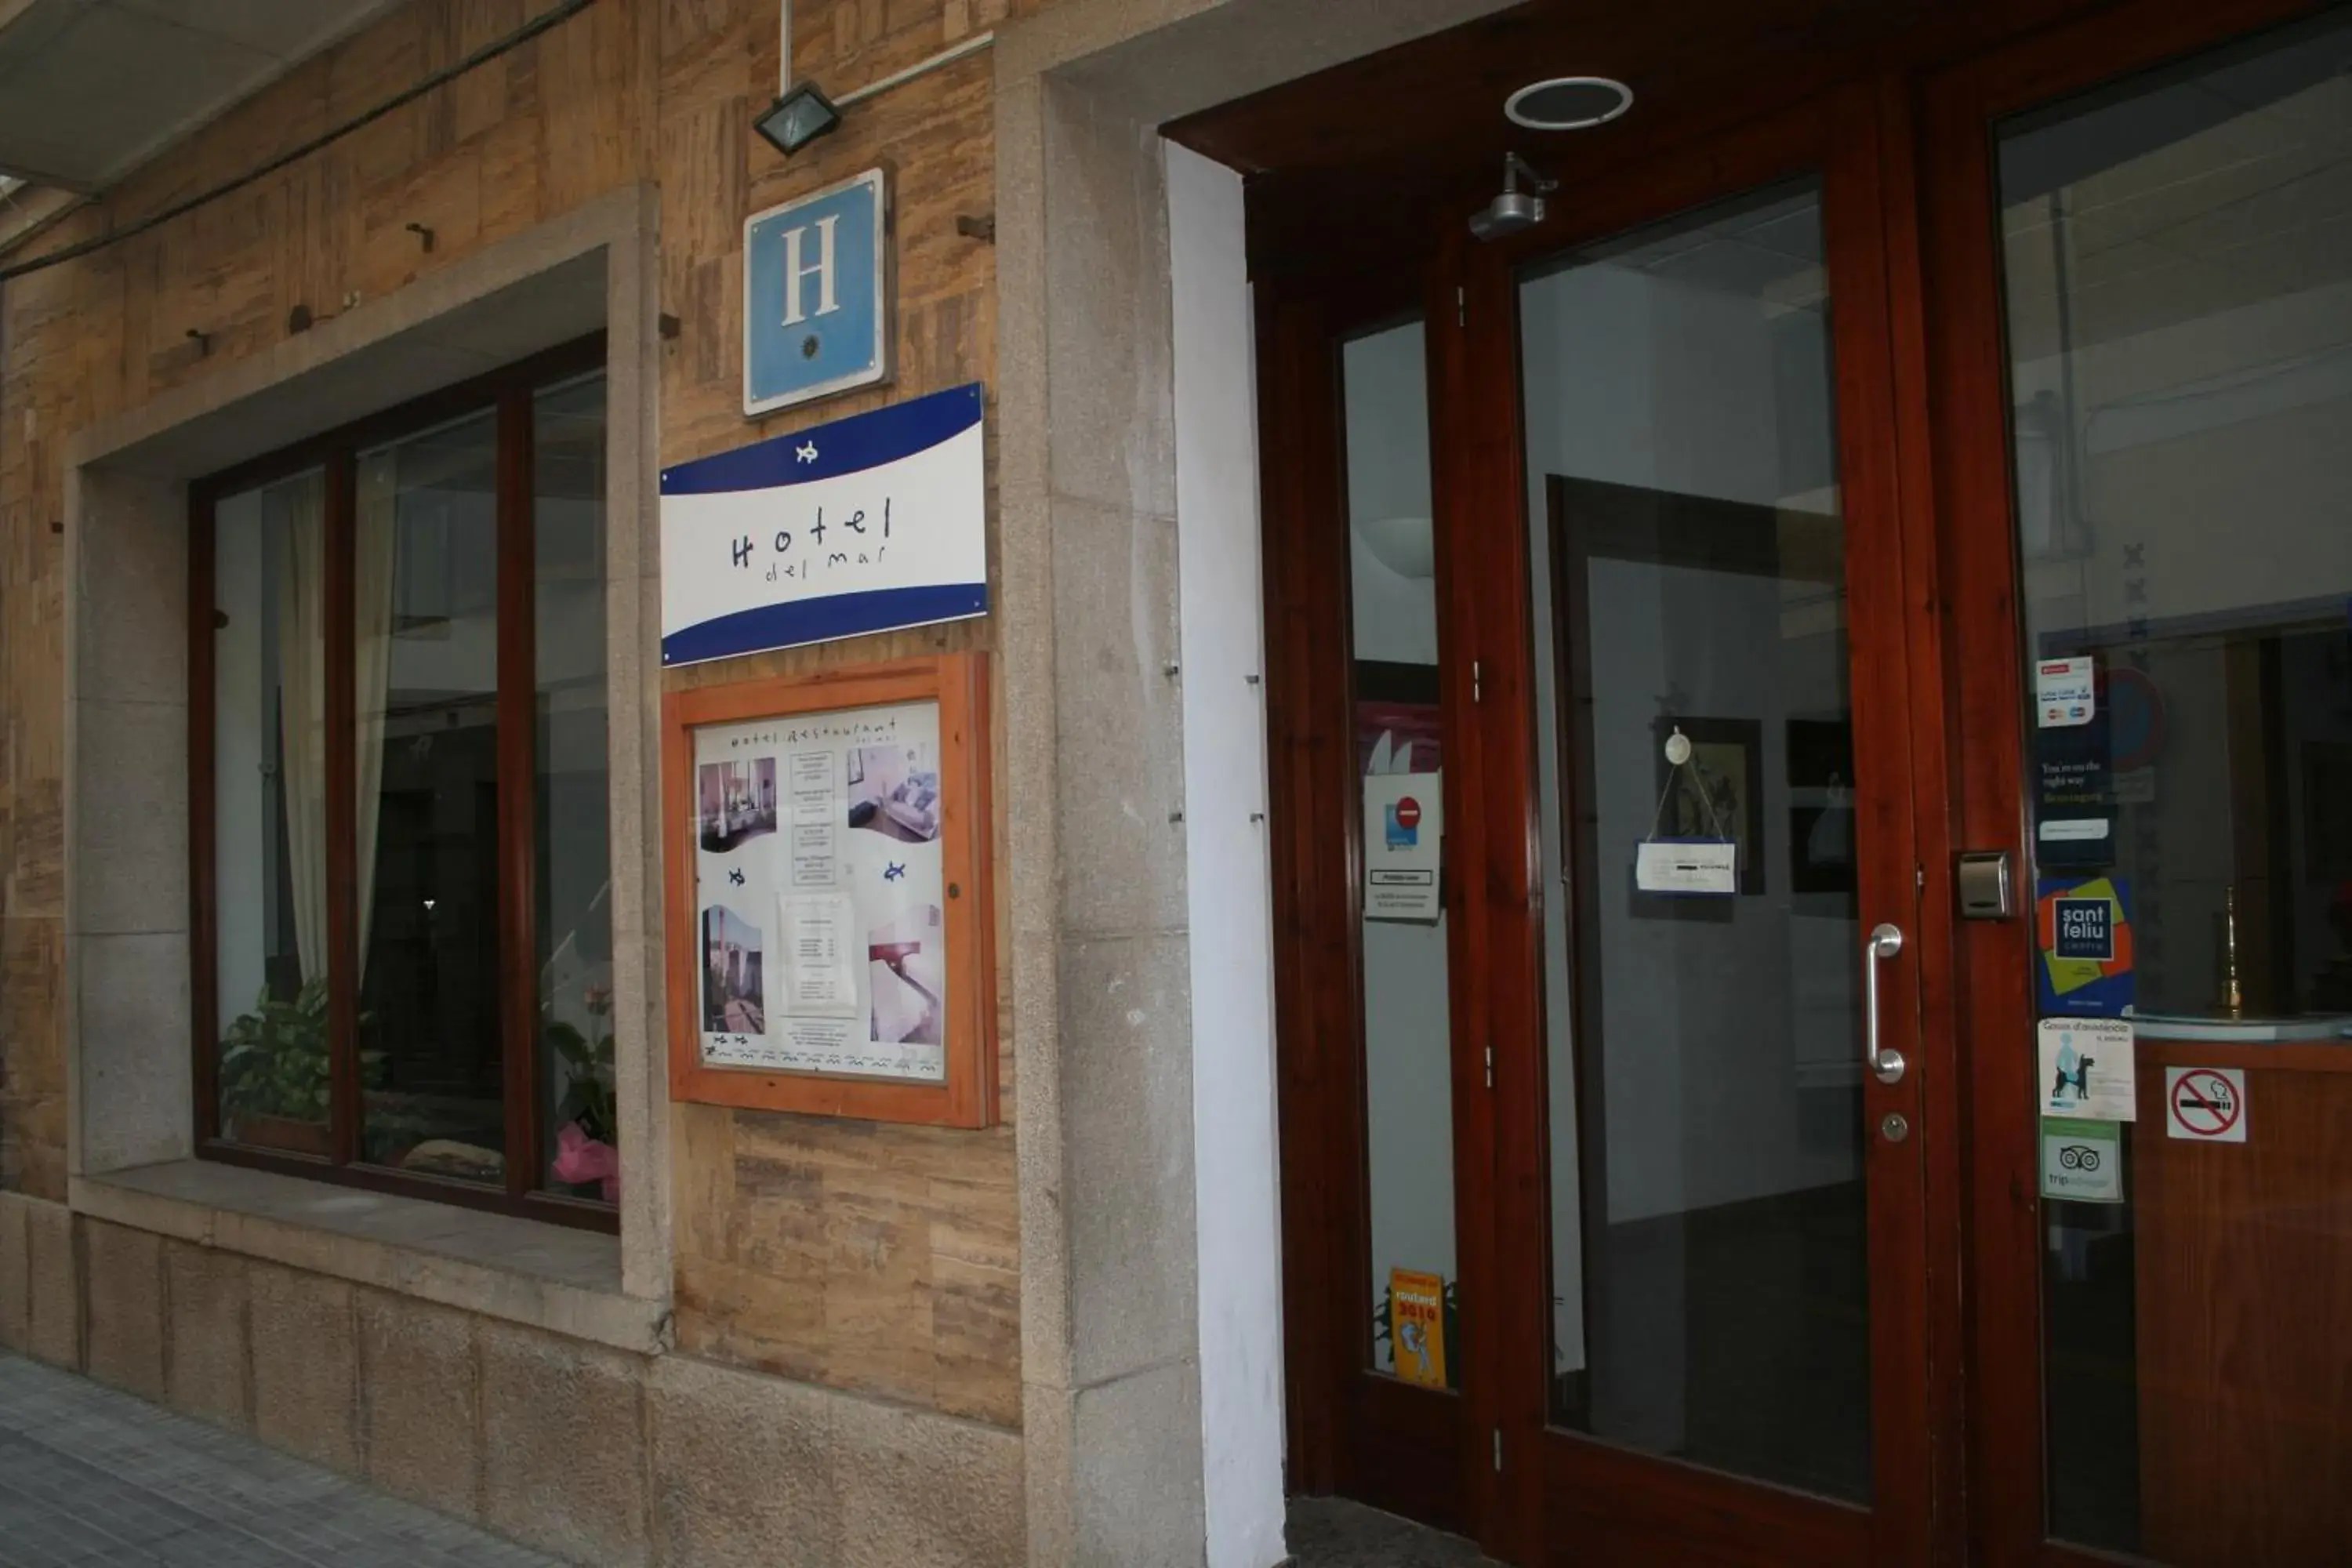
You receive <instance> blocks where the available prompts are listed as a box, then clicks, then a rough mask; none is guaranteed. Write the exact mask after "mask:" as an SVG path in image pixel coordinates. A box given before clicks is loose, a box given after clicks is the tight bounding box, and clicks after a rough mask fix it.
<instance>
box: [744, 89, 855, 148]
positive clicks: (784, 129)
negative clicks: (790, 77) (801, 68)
mask: <svg viewBox="0 0 2352 1568" xmlns="http://www.w3.org/2000/svg"><path fill="white" fill-rule="evenodd" d="M840 123H841V110H839V109H837V108H835V106H834V101H833V100H831V99H829V98H827V97H825V95H824V89H823V88H821V87H819V86H817V84H816V83H814V82H813V81H803V82H800V83H797V84H795V85H794V86H793V87H792V88H791V89H788V90H787V91H786V92H785V93H784V94H783V96H782V97H781V98H779V99H777V100H776V101H775V102H773V103H772V104H770V105H769V106H768V111H767V112H766V113H765V114H762V115H761V116H760V118H759V119H757V120H755V121H752V122H751V124H752V127H753V129H755V130H757V131H758V132H760V134H761V136H763V137H765V138H767V142H768V145H769V146H771V147H773V148H774V149H775V150H776V151H777V152H779V153H782V154H783V155H784V156H785V157H787V158H789V157H791V156H792V155H793V153H797V152H799V151H800V150H801V149H802V148H803V147H805V146H807V145H808V144H809V143H810V142H814V141H815V140H816V139H817V138H818V137H820V136H822V135H824V133H825V132H828V131H831V130H834V129H835V127H837V126H839V125H840Z"/></svg>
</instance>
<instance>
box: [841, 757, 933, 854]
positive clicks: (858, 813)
mask: <svg viewBox="0 0 2352 1568" xmlns="http://www.w3.org/2000/svg"><path fill="white" fill-rule="evenodd" d="M930 751H931V748H930V747H929V746H860V747H858V748H856V750H854V751H852V752H850V753H849V826H852V827H863V828H866V829H868V830H869V831H872V832H875V833H879V834H881V835H883V836H884V837H889V838H896V839H897V840H898V841H899V842H900V843H902V844H929V842H930V841H931V840H932V839H934V838H937V837H939V836H940V770H939V764H938V763H937V762H935V761H934V760H933V759H932V757H931V756H930Z"/></svg>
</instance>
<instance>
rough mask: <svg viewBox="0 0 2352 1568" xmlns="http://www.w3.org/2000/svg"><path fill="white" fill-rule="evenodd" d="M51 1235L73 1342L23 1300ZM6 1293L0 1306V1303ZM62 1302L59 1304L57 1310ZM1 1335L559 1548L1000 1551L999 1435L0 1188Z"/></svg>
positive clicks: (670, 1563) (626, 1559) (683, 1563)
mask: <svg viewBox="0 0 2352 1568" xmlns="http://www.w3.org/2000/svg"><path fill="white" fill-rule="evenodd" d="M36 1232H45V1233H47V1234H49V1235H52V1236H60V1235H61V1236H64V1237H67V1240H68V1252H69V1253H70V1252H75V1251H78V1252H79V1255H80V1257H81V1258H82V1259H83V1262H82V1265H81V1268H80V1269H79V1272H78V1273H75V1274H72V1275H69V1276H68V1281H69V1283H70V1285H71V1288H72V1289H73V1291H74V1294H75V1298H76V1300H77V1301H79V1302H85V1303H87V1304H88V1308H89V1335H90V1338H89V1349H88V1351H87V1352H82V1351H79V1350H78V1349H77V1350H74V1351H71V1352H68V1353H64V1354H52V1353H49V1352H55V1351H58V1350H59V1349H61V1348H62V1345H63V1343H64V1341H63V1340H61V1339H60V1337H59V1336H58V1334H57V1331H56V1330H55V1328H54V1326H53V1325H52V1324H51V1322H50V1317H51V1315H52V1314H53V1313H56V1312H58V1310H60V1308H59V1307H58V1305H57V1304H56V1303H55V1302H51V1303H47V1304H45V1305H44V1308H43V1316H42V1323H43V1327H44V1331H45V1332H46V1334H47V1338H45V1339H43V1340H42V1341H40V1342H35V1340H34V1339H33V1337H32V1335H31V1333H30V1332H29V1327H28V1325H29V1323H30V1321H31V1319H30V1315H29V1312H28V1310H27V1309H26V1304H25V1303H26V1298H27V1296H28V1294H29V1287H30V1286H31V1285H32V1284H33V1282H34V1278H35V1276H34V1274H33V1272H32V1269H31V1268H30V1264H29V1256H30V1255H29V1250H28V1241H29V1238H30V1237H31V1236H32V1235H33V1234H34V1233H36ZM6 1303H14V1305H13V1306H11V1305H7V1304H6ZM70 1315H71V1316H75V1317H78V1316H79V1310H72V1311H71V1314H70ZM0 1351H8V1352H18V1353H33V1354H36V1355H38V1356H39V1357H40V1358H41V1359H43V1360H46V1361H51V1362H53V1363H56V1364H58V1365H62V1366H65V1367H68V1368H69V1369H71V1370H74V1371H79V1372H83V1373H88V1374H89V1375H90V1376H92V1377H96V1378H98V1379H99V1380H100V1381H101V1382H105V1383H108V1384H112V1385H113V1386H116V1387H120V1388H123V1389H125V1390H127V1391H129V1392H131V1393H134V1394H141V1395H142V1397H146V1398H150V1399H155V1400H158V1401H159V1402H162V1403H168V1404H169V1405H171V1406H172V1407H173V1408H174V1409H176V1410H179V1411H181V1412H182V1413H184V1414H186V1415H194V1416H196V1417H198V1418H200V1419H203V1420H205V1421H208V1422H212V1423H214V1424H215V1425H217V1426H225V1427H228V1428H230V1429H233V1430H239V1431H250V1432H252V1433H253V1434H254V1435H256V1436H259V1437H260V1438H261V1439H262V1440H263V1441H265V1442H268V1443H269V1444H270V1445H271V1446H273V1447H278V1448H281V1449H283V1450H285V1451H286V1452H288V1453H290V1454H294V1455H296V1456H298V1457H299V1458H304V1459H307V1460H310V1461H311V1462H313V1463H316V1464H320V1465H322V1466H324V1467H326V1468H329V1469H331V1470H334V1471H335V1472H337V1473H339V1474H341V1475H345V1476H350V1477H352V1478H354V1479H363V1480H366V1481H368V1482H371V1483H372V1484H374V1485H377V1486H381V1487H383V1488H384V1489H387V1490H389V1491H391V1492H394V1494H396V1495H398V1496H401V1497H403V1498H405V1499H408V1500H411V1501H415V1502H418V1503H422V1504H424V1505H425V1506H427V1507H429V1508H433V1509H436V1510H439V1511H441V1512H444V1513H447V1514H450V1515H452V1516H455V1517H458V1518H463V1519H465V1520H467V1521H468V1522H473V1523H478V1524H480V1525H482V1526H483V1527H485V1528H487V1529H489V1530H492V1531H497V1532H498V1533H499V1534H502V1535H505V1536H507V1537H509V1538H510V1539H512V1540H516V1541H519V1542H524V1543H526V1544H528V1545H531V1546H534V1547H537V1548H538V1549H540V1550H541V1551H543V1552H548V1553H550V1554H551V1555H553V1556H557V1557H561V1558H562V1559H564V1560H566V1561H568V1562H573V1563H583V1564H590V1565H593V1568H625V1565H631V1564H646V1565H648V1568H651V1565H655V1564H658V1565H660V1568H736V1565H740V1564H744V1563H761V1564H762V1565H763V1568H764V1565H768V1564H789V1563H806V1564H809V1565H810V1568H834V1565H850V1564H868V1563H871V1564H876V1565H877V1568H878V1565H881V1564H890V1565H892V1568H933V1565H936V1568H951V1565H952V1568H966V1565H971V1568H983V1565H984V1568H998V1565H1003V1564H1010V1563H1019V1562H1021V1561H1023V1559H1024V1530H1023V1519H1022V1506H1021V1481H1022V1451H1021V1439H1020V1436H1019V1435H1018V1434H1017V1433H1013V1432H1010V1431H1007V1430H1005V1429H1003V1428H1002V1427H997V1426H988V1425H985V1424H982V1423H979V1422H973V1421H966V1420H962V1419H959V1418H957V1417H953V1416H946V1415H938V1414H936V1413H934V1412H930V1411H924V1410H919V1409H914V1408H910V1407H908V1406H905V1405H890V1404H887V1403H884V1402H881V1401H877V1400H868V1399H861V1398H858V1397H856V1396H855V1395H851V1394H840V1393H836V1392H835V1391H833V1390H830V1389H824V1388H818V1387H814V1386H811V1385H808V1384H797V1383H793V1382H788V1381H786V1380H784V1379H782V1378H777V1377H772V1376H769V1375H767V1374H765V1373H755V1372H747V1371H743V1370H740V1369H739V1368H734V1367H729V1366H725V1365H722V1364H719V1363H715V1362H709V1361H705V1360H701V1359H698V1358H696V1357H693V1356H688V1355H684V1354H680V1353H677V1352H665V1353H661V1354H654V1355H640V1354H632V1353H629V1352H623V1351H617V1350H614V1349H612V1348H610V1347H609V1346H605V1345H599V1344H593V1343H590V1342H586V1341H583V1340H576V1339H572V1338H571V1337H569V1336H568V1335H563V1334H555V1333H548V1332H544V1331H540V1330H537V1329H532V1328H527V1327H524V1326H522V1325H520V1324H516V1323H511V1322H506V1321H499V1320H497V1319H492V1318H485V1317H482V1316H480V1315H478V1314H475V1313H470V1312H465V1311H459V1310H455V1309H452V1308H447V1307H441V1306H436V1305H434V1304H431V1303H428V1302H421V1301H416V1300H411V1299H409V1298H407V1297H404V1296H402V1295H399V1294H396V1293H394V1292H392V1291H387V1290H380V1289H373V1288H370V1287H368V1286H364V1285H357V1284H353V1283H352V1282H350V1281H348V1280H342V1279H332V1278H330V1277H328V1276H325V1275H320V1274H312V1273H309V1272H306V1271H304V1270H301V1269H296V1268H285V1267H282V1266H280V1265H278V1264H275V1263H269V1262H266V1261H262V1260H259V1259H255V1258H245V1257H242V1256H240V1255H238V1254H236V1253H232V1252H228V1251H226V1250H224V1249H222V1248H219V1247H204V1246H199V1245H196V1244H194V1243H190V1242H187V1241H183V1240H179V1239H176V1238H173V1237H163V1236H159V1235H156V1234H153V1233H152V1232H147V1231H142V1230H139V1229H136V1228H133V1227H131V1226H119V1225H113V1224H110V1223H108V1222H106V1221H103V1220H96V1219H91V1218H89V1217H87V1216H74V1215H70V1214H69V1213H68V1210H66V1209H65V1208H64V1207H63V1206H62V1205H47V1204H36V1203H33V1202H31V1201H28V1200H26V1199H23V1198H21V1197H16V1196H14V1195H12V1194H0Z"/></svg>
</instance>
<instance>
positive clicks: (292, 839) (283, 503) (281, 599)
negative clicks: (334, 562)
mask: <svg viewBox="0 0 2352 1568" xmlns="http://www.w3.org/2000/svg"><path fill="white" fill-rule="evenodd" d="M270 500H272V501H273V502H274V503H275V504H276V505H278V506H279V507H282V508H283V509H284V517H285V523H286V526H285V527H284V528H282V529H271V530H269V538H270V541H271V544H270V549H271V552H272V554H273V556H274V557H275V559H273V560H272V561H271V563H270V565H271V568H272V575H274V576H275V577H276V578H277V580H278V727H279V728H278V738H279V742H280V745H281V749H282V751H283V753H284V762H283V769H282V776H281V780H280V783H281V785H282V787H283V788H284V790H285V793H286V855H287V862H288V865H287V869H288V872H289V877H290V879H291V880H292V882H293V884H294V947H295V952H296V953H297V954H298V956H299V957H300V959H301V961H302V978H303V980H304V981H305V982H306V983H307V982H309V981H312V980H321V979H324V978H325V977H326V973H327V790H326V785H327V768H326V761H327V621H326V609H327V593H326V579H327V573H326V559H325V548H324V541H325V537H326V518H325V510H326V504H325V503H326V485H325V480H324V477H323V476H322V475H320V474H317V473H310V474H305V475H303V476H302V477H301V478H300V479H293V480H290V481H289V482H288V483H286V484H283V485H280V486H278V488H277V489H274V490H272V491H271V492H270Z"/></svg>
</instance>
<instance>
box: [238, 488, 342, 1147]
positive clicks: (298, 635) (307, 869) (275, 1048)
mask: <svg viewBox="0 0 2352 1568" xmlns="http://www.w3.org/2000/svg"><path fill="white" fill-rule="evenodd" d="M325 493H326V492H325V485H324V479H323V476H322V475H321V474H320V473H319V472H318V471H317V470H315V469H314V470H312V471H311V472H310V473H307V474H300V475H298V476H296V477H295V478H293V479H287V480H285V481H283V482H282V483H278V484H275V485H270V486H268V487H266V488H264V489H256V490H247V491H246V492H245V493H244V494H243V495H239V496H233V497H231V498H229V499H228V500H224V501H221V502H220V503H219V504H218V505H217V506H215V509H214V513H213V584H214V598H213V603H214V605H215V606H216V608H217V609H218V611H219V616H218V618H217V620H216V623H215V625H216V630H215V634H214V639H213V701H214V708H213V747H214V755H213V770H214V771H213V813H214V815H213V835H214V837H213V847H214V889H215V904H214V913H215V931H216V940H215V961H216V965H217V983H218V986H219V998H218V999H219V1015H218V1019H217V1022H218V1024H219V1026H220V1030H221V1045H220V1052H221V1055H220V1111H221V1132H222V1135H223V1136H224V1137H226V1138H229V1139H232V1140H234V1141H235V1142H240V1143H250V1144H258V1145H262V1146H265V1147H270V1148H278V1149H286V1150H290V1151H294V1152H300V1153H307V1154H318V1155H326V1154H328V1153H330V1152H331V1143H330V1141H329V1136H328V1126H327V1106H328V1094H327V1085H328V1066H327V960H326V952H327V854H326V845H327V822H326V772H325V762H326V742H327V735H326V690H327V688H326V679H325V660H324V657H323V649H324V647H325V643H324V640H323V638H322V637H321V635H320V631H321V619H322V616H323V614H324V610H325V603H324V599H323V596H322V584H323V583H324V581H325V578H324V575H323V573H322V571H321V565H320V563H321V541H322V539H323V537H324V535H323V529H324V498H325Z"/></svg>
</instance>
